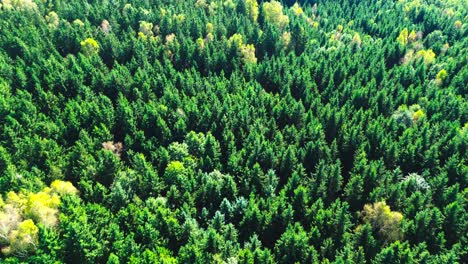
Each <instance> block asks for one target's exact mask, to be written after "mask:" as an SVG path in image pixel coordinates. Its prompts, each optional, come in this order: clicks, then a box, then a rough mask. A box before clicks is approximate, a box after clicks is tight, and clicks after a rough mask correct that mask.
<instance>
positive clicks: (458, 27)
mask: <svg viewBox="0 0 468 264" xmlns="http://www.w3.org/2000/svg"><path fill="white" fill-rule="evenodd" d="M453 25H454V26H455V28H456V29H460V28H461V27H462V26H463V23H462V22H461V21H460V20H457V21H455V23H454V24H453Z"/></svg>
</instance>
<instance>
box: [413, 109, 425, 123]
mask: <svg viewBox="0 0 468 264" xmlns="http://www.w3.org/2000/svg"><path fill="white" fill-rule="evenodd" d="M424 116H425V114H424V112H423V110H421V109H419V110H418V111H416V112H415V113H414V114H413V122H418V121H419V120H421V118H423V117H424Z"/></svg>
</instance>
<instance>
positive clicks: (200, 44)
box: [197, 38, 205, 49]
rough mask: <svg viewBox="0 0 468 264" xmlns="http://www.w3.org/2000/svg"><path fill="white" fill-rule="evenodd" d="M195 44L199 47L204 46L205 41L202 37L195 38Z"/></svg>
mask: <svg viewBox="0 0 468 264" xmlns="http://www.w3.org/2000/svg"><path fill="white" fill-rule="evenodd" d="M197 44H198V46H199V47H200V48H201V49H204V48H205V41H204V40H203V39H202V38H198V39H197Z"/></svg>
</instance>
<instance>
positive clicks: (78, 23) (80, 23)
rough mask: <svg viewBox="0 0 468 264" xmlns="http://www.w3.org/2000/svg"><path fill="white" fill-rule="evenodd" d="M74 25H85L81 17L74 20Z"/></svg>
mask: <svg viewBox="0 0 468 264" xmlns="http://www.w3.org/2000/svg"><path fill="white" fill-rule="evenodd" d="M73 25H75V26H78V27H82V26H84V23H83V21H81V20H80V19H75V20H73Z"/></svg>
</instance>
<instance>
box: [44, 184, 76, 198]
mask: <svg viewBox="0 0 468 264" xmlns="http://www.w3.org/2000/svg"><path fill="white" fill-rule="evenodd" d="M50 188H51V189H52V191H53V192H55V193H57V194H58V195H60V196H63V195H66V194H77V193H78V190H77V189H76V188H75V186H73V184H72V183H71V182H69V181H60V180H55V181H53V182H52V183H51V184H50Z"/></svg>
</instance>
